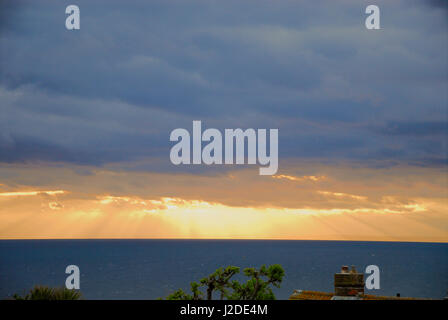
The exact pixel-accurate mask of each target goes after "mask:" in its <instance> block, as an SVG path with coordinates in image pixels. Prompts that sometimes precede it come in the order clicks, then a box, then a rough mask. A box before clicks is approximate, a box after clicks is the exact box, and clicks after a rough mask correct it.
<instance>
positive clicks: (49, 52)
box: [0, 0, 448, 170]
mask: <svg viewBox="0 0 448 320" xmlns="http://www.w3.org/2000/svg"><path fill="white" fill-rule="evenodd" d="M69 4H71V3H68V2H66V1H2V4H1V6H0V11H1V15H0V19H1V22H0V112H1V117H0V162H7V163H21V162H33V161H47V162H67V163H77V164H88V165H103V164H105V163H111V162H127V161H134V160H139V159H151V158H153V159H164V160H165V161H154V162H151V161H149V162H148V166H147V168H148V169H149V170H162V168H163V167H164V166H167V165H168V163H169V158H168V157H169V148H170V147H171V144H170V142H169V133H170V132H171V131H172V130H173V129H175V128H179V127H183V128H191V123H192V120H202V122H203V123H204V125H205V126H208V127H216V128H243V129H244V128H278V129H279V152H280V162H281V161H282V159H298V160H300V159H308V158H313V159H317V160H321V161H327V162H328V161H330V162H331V161H354V162H362V163H364V164H365V165H366V166H370V165H372V166H373V165H375V166H376V165H378V163H380V165H381V164H384V165H389V164H412V165H422V166H445V165H446V164H447V134H448V124H447V123H448V121H447V119H448V114H447V104H448V93H447V90H448V89H447V88H448V73H447V72H448V71H447V70H448V68H447V67H448V65H447V64H448V60H447V56H448V40H447V39H448V25H447V21H448V19H447V17H448V15H447V12H448V11H447V5H446V2H443V1H423V0H422V1H393V2H392V1H377V2H376V4H377V5H378V6H379V8H380V9H381V29H380V30H367V29H366V28H365V25H364V20H365V18H366V17H367V15H366V14H365V12H364V11H365V8H366V6H367V5H369V4H370V3H368V2H366V1H330V0H328V1H313V2H305V1H286V0H282V1H267V0H261V1H260V0H259V1H255V0H245V1H240V0H238V1H235V0H229V1H196V0H192V1H180V0H177V1H175V0H173V1H159V0H154V1H76V4H77V5H78V6H79V8H80V11H81V29H80V30H75V31H68V30H66V28H65V18H66V14H65V7H66V6H67V5H69ZM165 162H166V163H165ZM163 170H164V169H163Z"/></svg>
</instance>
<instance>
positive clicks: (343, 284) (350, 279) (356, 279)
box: [334, 266, 364, 296]
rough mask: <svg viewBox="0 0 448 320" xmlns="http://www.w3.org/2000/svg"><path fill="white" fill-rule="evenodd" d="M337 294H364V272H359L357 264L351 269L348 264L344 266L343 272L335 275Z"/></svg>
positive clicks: (335, 290) (335, 292) (335, 291)
mask: <svg viewBox="0 0 448 320" xmlns="http://www.w3.org/2000/svg"><path fill="white" fill-rule="evenodd" d="M334 294H335V296H360V295H364V274H362V273H358V272H357V271H356V268H355V266H352V268H351V270H350V271H349V268H348V266H342V268H341V272H339V273H335V275H334Z"/></svg>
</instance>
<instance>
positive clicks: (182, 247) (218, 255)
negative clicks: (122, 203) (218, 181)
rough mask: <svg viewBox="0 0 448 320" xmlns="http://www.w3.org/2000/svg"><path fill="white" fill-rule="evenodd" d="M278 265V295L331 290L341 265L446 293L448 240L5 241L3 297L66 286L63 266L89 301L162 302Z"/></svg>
mask: <svg viewBox="0 0 448 320" xmlns="http://www.w3.org/2000/svg"><path fill="white" fill-rule="evenodd" d="M274 263H279V264H281V265H282V266H283V268H284V269H285V273H286V277H285V278H284V281H283V283H282V286H281V288H280V289H275V293H276V295H277V298H278V299H286V298H288V296H289V295H290V294H291V293H292V292H293V290H294V289H305V290H306V289H308V290H321V291H328V292H332V291H333V274H334V273H335V272H337V271H339V269H340V267H341V265H352V264H353V265H356V266H357V268H358V271H362V272H364V270H365V267H366V266H368V265H370V264H374V265H377V266H379V268H380V270H381V289H380V290H369V291H368V292H369V293H372V294H382V295H395V294H396V293H400V294H401V296H412V297H428V298H442V297H444V296H446V295H447V289H448V244H437V243H386V242H342V241H264V240H263V241H257V240H2V241H0V298H7V297H10V296H11V295H12V294H14V293H20V294H23V293H24V292H25V290H27V289H29V288H31V287H33V285H36V284H42V285H48V286H63V285H64V283H65V278H66V276H67V275H66V274H65V268H66V266H67V265H70V264H75V265H77V266H79V268H80V270H81V291H82V293H83V295H84V297H85V298H86V299H156V298H158V297H164V296H166V295H167V294H169V293H170V292H172V291H173V290H175V289H178V288H183V289H188V288H189V283H190V281H193V280H199V279H200V278H202V277H204V276H206V275H208V274H210V273H212V272H213V271H214V270H215V269H217V268H218V267H221V266H228V265H235V266H239V267H242V268H244V267H253V266H257V267H258V266H260V265H262V264H266V265H269V264H274Z"/></svg>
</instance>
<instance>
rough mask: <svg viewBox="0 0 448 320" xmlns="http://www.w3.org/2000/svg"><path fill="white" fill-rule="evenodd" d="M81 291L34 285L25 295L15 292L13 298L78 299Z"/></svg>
mask: <svg viewBox="0 0 448 320" xmlns="http://www.w3.org/2000/svg"><path fill="white" fill-rule="evenodd" d="M81 296H82V295H81V292H79V291H76V290H69V289H67V288H64V287H62V288H50V287H46V286H35V287H34V288H33V289H31V290H30V291H29V292H28V293H27V294H26V295H24V296H23V297H22V296H19V295H18V294H15V295H14V296H13V298H14V299H15V300H79V299H81Z"/></svg>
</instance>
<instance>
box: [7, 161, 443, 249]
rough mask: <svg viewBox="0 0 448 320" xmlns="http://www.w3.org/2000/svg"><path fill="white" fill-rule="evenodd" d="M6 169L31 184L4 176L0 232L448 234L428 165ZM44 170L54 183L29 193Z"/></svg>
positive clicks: (386, 237) (10, 235)
mask: <svg viewBox="0 0 448 320" xmlns="http://www.w3.org/2000/svg"><path fill="white" fill-rule="evenodd" d="M313 168H314V167H313ZM6 169H8V170H9V171H11V170H13V171H14V170H15V173H16V175H18V176H22V177H24V178H22V180H23V181H24V182H27V181H28V182H29V183H28V184H26V183H23V184H21V185H17V184H16V183H15V184H12V183H10V181H8V180H7V179H4V181H3V180H2V181H0V183H1V184H2V185H1V187H0V188H1V189H3V192H0V238H1V239H54V238H64V239H72V238H164V239H166V238H169V239H297V240H365V241H370V240H371V241H423V242H424V241H427V242H448V219H447V215H446V212H447V208H448V203H447V199H446V182H445V179H444V177H443V176H441V175H440V173H439V172H436V171H428V170H426V169H422V168H420V169H414V168H411V169H412V171H409V170H408V169H403V170H402V172H400V171H399V170H395V171H394V174H393V175H391V174H390V171H388V170H376V169H375V170H376V171H372V170H373V169H371V171H368V170H367V171H366V170H365V169H358V170H354V169H352V168H348V169H346V168H343V167H324V168H320V169H319V171H322V172H323V173H325V174H323V173H322V174H313V175H294V174H288V175H280V176H277V177H262V176H258V175H256V174H253V172H251V171H244V170H243V171H239V172H232V173H231V174H227V175H215V176H193V175H187V174H183V175H181V174H160V173H142V172H124V171H118V170H113V169H110V168H109V169H107V168H106V169H102V170H101V171H92V173H91V174H89V175H78V174H77V173H76V171H73V170H71V169H68V168H51V167H48V168H39V169H36V168H33V167H26V166H25V167H22V168H11V167H9V168H6ZM1 170H2V168H0V174H1ZM302 170H305V169H302ZM314 170H317V169H315V168H314ZM372 172H374V173H375V174H376V175H372ZM411 173H412V174H411ZM286 176H287V177H295V178H294V179H292V178H285V177H286ZM43 177H44V179H43ZM47 177H49V178H50V179H48V181H52V184H45V183H42V185H41V186H40V188H39V189H41V190H33V191H31V190H32V189H37V188H32V187H30V186H36V181H37V180H40V179H43V180H44V181H47ZM279 177H280V178H279ZM310 177H313V178H310ZM318 177H319V178H318ZM366 177H368V179H367V178H366ZM272 178H274V179H272ZM67 181H69V182H70V183H67ZM403 181H406V183H404V182H403ZM11 185H15V188H13V187H11ZM1 189H0V191H1Z"/></svg>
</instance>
